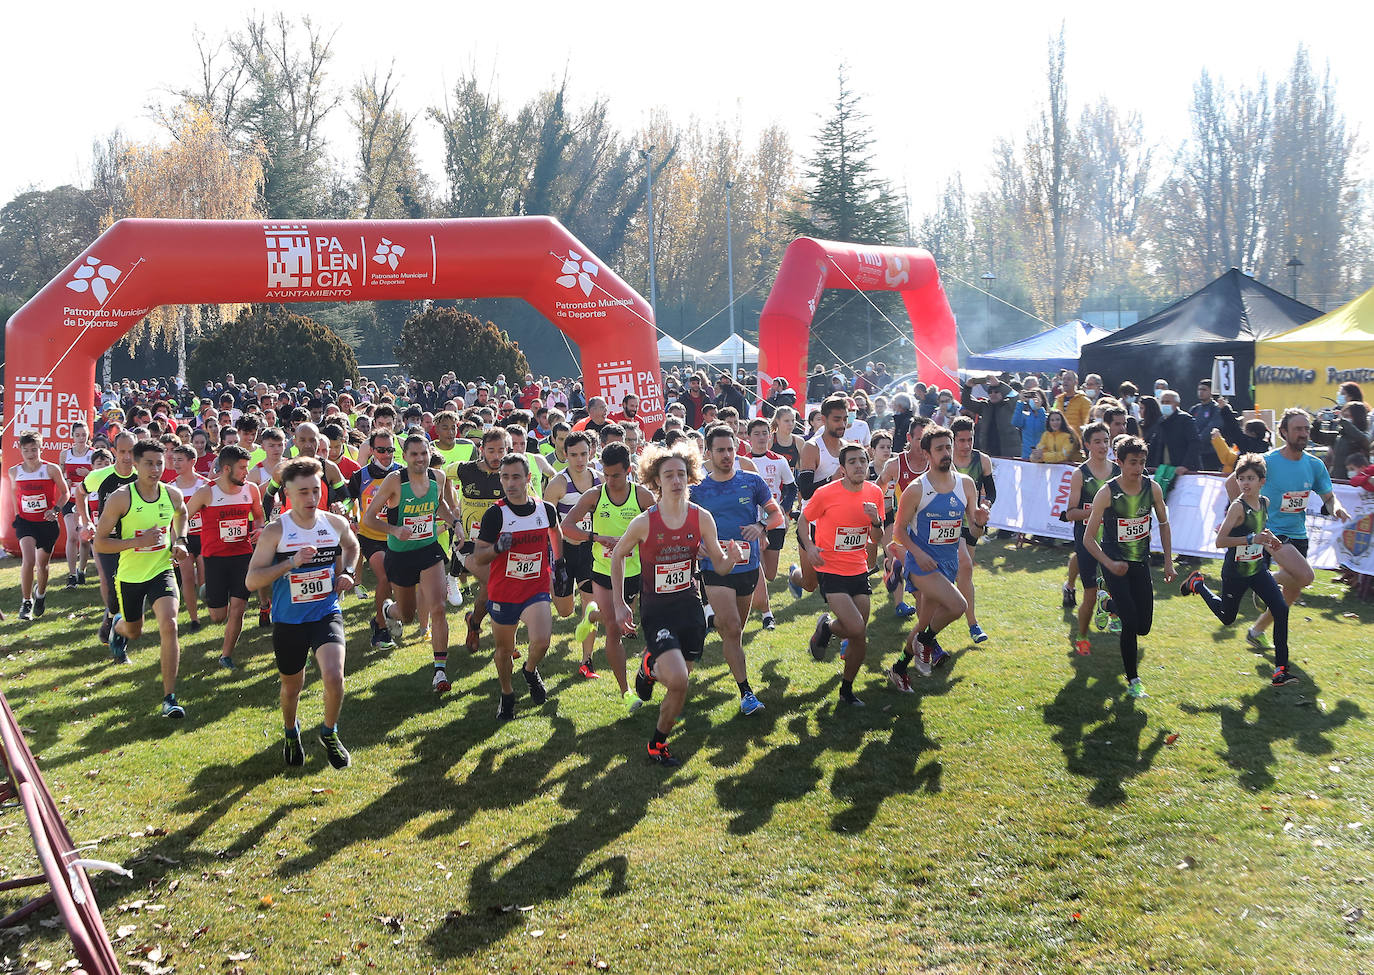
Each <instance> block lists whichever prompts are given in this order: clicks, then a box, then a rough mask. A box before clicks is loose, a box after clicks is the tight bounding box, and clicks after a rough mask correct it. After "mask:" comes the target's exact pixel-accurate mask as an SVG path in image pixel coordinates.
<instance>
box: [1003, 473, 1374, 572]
mask: <svg viewBox="0 0 1374 975" xmlns="http://www.w3.org/2000/svg"><path fill="white" fill-rule="evenodd" d="M992 464H993V480H994V481H996V483H997V500H996V502H994V504H993V506H992V513H991V515H990V517H989V518H988V526H989V527H990V528H996V529H998V530H999V531H1010V532H1018V533H1021V534H1026V535H1040V536H1044V537H1049V538H1060V539H1066V540H1067V539H1071V538H1073V524H1072V522H1067V521H1060V520H1059V513H1060V512H1061V511H1063V510H1064V508H1065V507H1066V506H1067V505H1068V504H1069V502H1070V499H1069V481H1070V479H1071V478H1072V477H1073V472H1074V470H1075V468H1074V467H1073V466H1072V465H1070V464H1036V463H1033V462H1031V461H1025V460H1011V459H1007V458H1000V457H999V458H995V459H994V460H993V462H992ZM1225 484H1226V479H1225V477H1224V476H1223V475H1220V474H1185V475H1183V476H1182V477H1180V478H1178V479H1177V480H1176V481H1175V482H1174V486H1173V488H1172V490H1170V492H1169V497H1168V499H1167V500H1168V505H1169V525H1170V528H1171V529H1172V542H1173V550H1174V554H1175V555H1194V556H1199V557H1201V558H1209V559H1219V558H1221V556H1222V552H1221V550H1220V549H1218V548H1217V547H1216V546H1214V545H1213V544H1212V542H1213V540H1214V539H1215V538H1216V534H1217V528H1218V526H1220V524H1221V520H1222V518H1223V517H1224V516H1225V514H1226V503H1227V502H1226V487H1225ZM1332 490H1333V492H1334V493H1335V495H1336V498H1337V499H1338V500H1339V501H1340V502H1341V505H1342V507H1344V508H1345V510H1346V511H1348V512H1350V514H1351V516H1352V520H1351V522H1348V523H1342V522H1340V521H1337V520H1336V519H1335V518H1332V517H1328V516H1326V515H1323V514H1322V513H1321V498H1319V497H1318V496H1317V495H1316V494H1315V493H1314V494H1312V495H1311V497H1310V498H1309V503H1308V511H1307V537H1308V539H1309V551H1308V561H1309V562H1310V563H1311V565H1312V567H1313V568H1314V569H1335V568H1338V567H1340V566H1342V565H1344V566H1346V567H1347V568H1350V569H1354V570H1355V571H1357V572H1362V573H1374V544H1371V543H1370V524H1371V523H1374V498H1371V497H1370V496H1369V495H1364V496H1363V497H1362V496H1361V492H1360V491H1359V490H1358V489H1357V488H1354V487H1351V486H1350V485H1349V484H1335V485H1333V486H1332ZM1150 546H1151V548H1152V549H1153V550H1154V551H1160V544H1159V527H1158V526H1157V525H1156V526H1155V529H1154V532H1153V533H1152V534H1151V536H1150Z"/></svg>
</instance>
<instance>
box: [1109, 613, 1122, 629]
mask: <svg viewBox="0 0 1374 975" xmlns="http://www.w3.org/2000/svg"><path fill="white" fill-rule="evenodd" d="M1107 632H1108V633H1120V632H1121V617H1120V616H1117V615H1116V614H1115V613H1112V614H1111V615H1109V616H1108V617H1107Z"/></svg>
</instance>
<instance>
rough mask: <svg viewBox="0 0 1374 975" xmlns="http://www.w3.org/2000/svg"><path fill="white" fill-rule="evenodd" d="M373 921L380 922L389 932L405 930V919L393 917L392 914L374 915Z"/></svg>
mask: <svg viewBox="0 0 1374 975" xmlns="http://www.w3.org/2000/svg"><path fill="white" fill-rule="evenodd" d="M372 920H374V921H378V922H380V923H381V925H382V927H384V928H386V929H387V930H388V931H397V932H399V931H404V930H405V918H404V917H392V916H391V915H390V914H374V915H372Z"/></svg>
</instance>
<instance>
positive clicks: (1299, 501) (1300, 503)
mask: <svg viewBox="0 0 1374 975" xmlns="http://www.w3.org/2000/svg"><path fill="white" fill-rule="evenodd" d="M1308 494H1309V492H1307V491H1285V492H1284V493H1283V498H1282V499H1281V500H1280V501H1279V510H1280V511H1282V512H1283V513H1284V514H1286V515H1300V514H1302V513H1303V512H1305V511H1306V510H1307V495H1308Z"/></svg>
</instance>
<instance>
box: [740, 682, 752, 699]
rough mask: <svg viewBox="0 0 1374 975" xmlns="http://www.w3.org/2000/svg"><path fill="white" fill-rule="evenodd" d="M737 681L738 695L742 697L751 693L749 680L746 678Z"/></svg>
mask: <svg viewBox="0 0 1374 975" xmlns="http://www.w3.org/2000/svg"><path fill="white" fill-rule="evenodd" d="M737 683H738V684H739V696H740V697H744V695H746V694H752V693H753V692H754V691H753V688H751V687H750V686H749V682H748V681H747V680H742V681H737Z"/></svg>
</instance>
